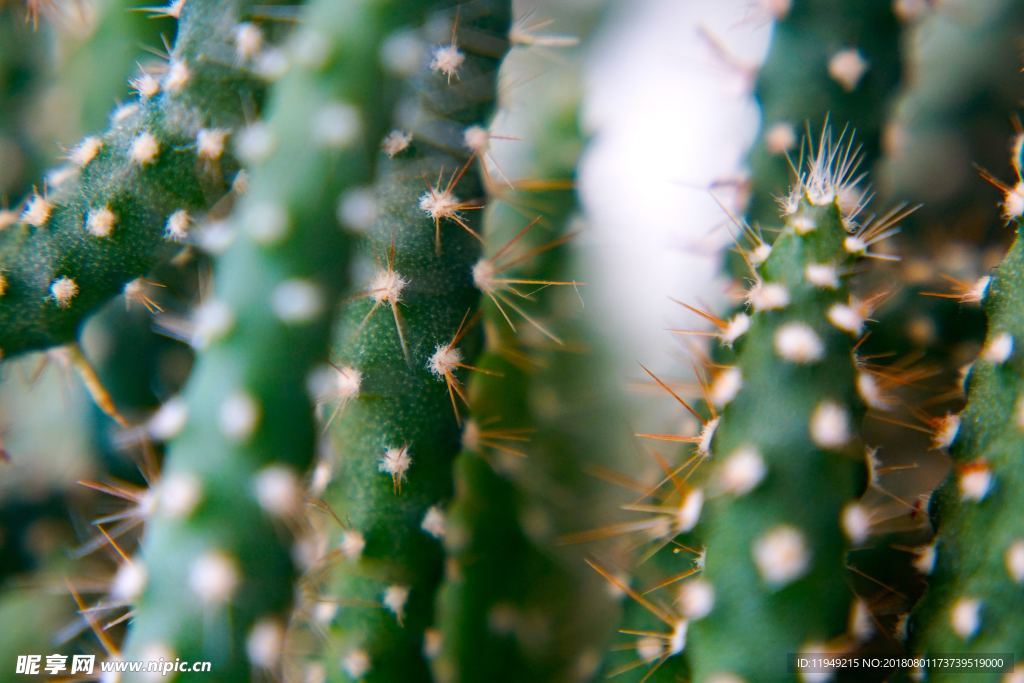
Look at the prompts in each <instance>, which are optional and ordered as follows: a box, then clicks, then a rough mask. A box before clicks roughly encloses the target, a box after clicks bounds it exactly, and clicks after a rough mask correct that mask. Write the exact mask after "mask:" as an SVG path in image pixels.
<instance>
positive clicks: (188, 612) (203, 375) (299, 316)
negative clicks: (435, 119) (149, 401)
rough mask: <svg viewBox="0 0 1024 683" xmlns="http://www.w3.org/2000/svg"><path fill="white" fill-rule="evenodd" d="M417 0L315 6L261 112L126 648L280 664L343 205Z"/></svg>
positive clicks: (150, 531)
mask: <svg viewBox="0 0 1024 683" xmlns="http://www.w3.org/2000/svg"><path fill="white" fill-rule="evenodd" d="M411 9H412V8H410V7H405V8H403V7H402V6H401V4H400V3H397V2H393V3H381V2H364V1H362V0H346V1H345V2H336V1H335V0H322V1H320V2H314V3H312V4H311V5H310V6H309V7H308V8H307V10H306V14H304V15H303V17H302V24H301V26H300V28H299V29H297V31H296V33H295V35H294V36H293V39H292V41H291V43H290V59H291V60H292V61H293V64H292V66H291V70H290V72H289V73H288V74H287V75H286V76H284V78H283V79H282V80H281V81H280V82H279V83H277V85H276V86H275V88H274V91H273V98H272V100H271V102H270V104H269V108H268V111H269V113H268V116H267V121H266V122H265V123H261V124H254V125H259V126H261V127H262V128H261V130H262V135H263V136H264V137H265V138H266V139H267V140H268V141H271V143H272V144H270V145H269V146H268V149H267V152H266V155H265V156H264V157H263V158H261V159H258V160H255V161H254V167H253V169H252V172H251V176H250V181H249V192H250V193H251V194H249V195H246V197H245V198H244V199H243V200H242V201H241V202H240V204H239V206H238V207H236V209H235V213H234V217H233V218H232V219H231V220H232V223H231V228H232V231H233V233H232V234H233V235H234V241H233V244H232V245H231V246H230V247H229V248H228V250H227V251H226V252H225V253H224V254H223V255H221V256H220V257H219V258H218V260H217V264H216V276H215V282H214V288H213V293H212V296H211V298H210V299H209V300H207V301H205V302H204V303H203V304H201V306H202V310H203V311H204V313H203V314H202V315H201V316H200V321H199V323H198V328H197V330H196V332H195V338H196V340H197V342H198V346H199V355H198V359H197V365H196V369H195V370H194V372H193V376H192V377H191V379H190V380H189V383H188V385H187V387H186V389H185V392H184V398H183V399H182V400H181V402H180V405H179V406H178V408H177V409H179V410H180V411H181V412H180V413H179V415H180V420H179V421H178V423H177V424H176V425H175V429H176V430H177V431H178V432H179V433H177V434H176V435H174V438H173V441H172V443H171V445H170V449H169V454H168V457H167V463H166V467H165V471H164V472H163V474H162V477H161V480H160V482H158V484H157V485H156V498H157V500H158V501H159V504H158V506H157V511H156V512H155V513H154V514H153V515H152V517H151V518H150V520H149V525H148V528H147V530H146V536H145V538H144V541H143V545H142V559H141V560H135V564H137V565H138V567H144V568H145V571H146V574H148V577H149V578H148V583H147V584H146V588H145V592H143V593H142V595H141V597H140V600H139V602H138V604H137V606H136V608H135V618H134V621H133V624H132V629H131V633H130V638H129V643H128V647H127V649H126V657H132V656H135V657H139V658H146V656H148V653H153V652H160V653H166V652H167V651H170V652H173V653H174V654H175V656H178V657H182V658H186V659H187V658H190V657H191V658H194V659H212V660H213V661H215V662H216V667H217V668H216V673H217V680H225V681H226V680H242V679H243V678H247V677H248V676H249V675H250V671H252V672H253V673H252V674H251V675H260V674H257V673H255V672H256V671H265V672H268V675H273V674H274V672H276V671H279V667H280V666H281V664H282V663H281V655H282V653H283V639H284V629H285V626H286V624H287V620H288V609H289V606H290V603H291V600H292V594H293V586H292V582H293V580H294V578H295V575H296V569H295V567H293V564H292V558H291V554H292V544H291V541H290V538H289V534H288V533H286V532H285V530H286V529H287V528H289V527H290V526H292V525H294V524H296V523H298V522H299V521H300V520H301V519H302V514H303V512H304V500H303V495H302V488H301V477H302V475H303V473H304V472H305V470H306V469H307V468H308V466H309V464H310V462H311V461H312V459H313V455H314V452H315V437H316V430H315V425H314V423H313V413H312V409H311V397H310V396H308V395H307V379H308V377H309V376H310V375H311V373H313V372H314V370H315V368H316V367H317V365H318V364H322V363H324V362H325V361H326V356H327V350H328V347H329V344H328V340H329V332H330V327H331V326H330V312H331V309H332V305H331V302H332V301H333V300H334V299H335V294H336V293H337V292H338V291H339V290H340V289H341V288H342V287H343V286H344V284H345V283H344V278H345V275H346V272H347V270H346V267H345V264H346V255H347V252H348V246H347V240H345V239H342V235H341V233H340V232H339V231H338V229H337V227H336V225H335V224H334V219H333V217H334V215H335V208H336V206H337V202H338V197H339V196H340V195H341V194H342V192H343V191H344V190H345V189H346V188H349V189H351V188H352V187H356V186H359V185H361V184H362V183H364V182H366V180H367V179H368V176H369V168H370V165H369V160H370V159H371V158H372V152H373V149H372V148H373V145H375V143H376V141H377V140H379V139H380V138H381V137H383V135H384V132H385V131H384V130H383V129H382V128H381V127H382V125H383V123H382V122H383V121H386V120H387V118H388V115H389V113H390V110H391V100H392V99H393V95H392V94H391V93H390V92H389V91H388V90H387V89H386V88H378V87H377V86H378V85H379V82H380V71H379V67H378V66H377V55H378V53H379V49H380V46H381V44H382V42H383V40H384V38H385V37H386V36H387V34H388V33H389V32H390V30H391V29H392V28H393V27H394V26H395V25H397V24H398V23H399V22H401V21H403V20H404V19H406V18H407V15H408V14H410V12H411ZM341 65H344V66H343V68H342V66H341ZM298 150H302V152H301V154H300V153H298V152H297V151H298ZM268 312H269V315H268ZM183 587H185V588H184V590H186V591H188V595H189V596H190V597H189V599H187V600H183V599H182V590H183ZM165 656H166V655H165ZM168 658H169V656H168Z"/></svg>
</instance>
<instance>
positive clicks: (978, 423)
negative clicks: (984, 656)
mask: <svg viewBox="0 0 1024 683" xmlns="http://www.w3.org/2000/svg"><path fill="white" fill-rule="evenodd" d="M1022 139H1024V138H1022V137H1018V142H1017V146H1016V148H1015V149H1014V155H1013V167H1014V169H1015V171H1016V178H1014V180H1013V184H1012V185H1009V186H1002V190H1003V193H1004V197H1003V205H1002V206H1003V216H1004V218H1005V219H1006V220H1007V221H1008V222H1009V223H1010V225H1011V226H1012V227H1013V229H1014V231H1015V233H1016V239H1015V241H1014V243H1013V246H1012V247H1011V248H1010V250H1009V252H1008V253H1007V255H1006V257H1005V258H1004V260H1003V262H1002V263H1001V264H1000V265H999V267H998V268H996V269H995V270H994V271H993V272H992V274H991V278H990V279H989V280H987V281H986V286H985V287H984V289H983V290H982V292H981V295H980V296H981V300H982V305H983V307H984V311H985V314H986V317H987V325H988V329H987V332H986V337H985V343H984V346H983V347H982V350H981V353H980V354H979V356H978V358H977V360H976V361H975V362H974V363H973V364H972V365H971V367H970V369H969V370H968V374H967V378H966V386H967V405H966V408H965V409H964V411H963V412H962V413H960V414H950V415H947V416H946V417H945V418H944V419H943V420H942V422H941V424H942V427H943V429H942V430H941V431H940V432H939V433H938V434H937V436H936V443H935V445H936V447H941V448H948V450H949V452H950V455H951V456H952V459H953V469H952V472H951V473H950V475H949V478H948V480H947V481H946V483H945V484H944V485H943V486H942V488H940V489H939V491H938V492H937V493H936V495H935V500H934V505H933V509H932V511H931V512H932V516H933V519H934V521H935V522H936V526H937V529H936V539H935V542H934V543H933V544H932V545H928V546H924V547H922V548H919V549H918V553H917V557H918V561H917V562H916V564H915V566H916V567H917V568H918V569H919V570H920V571H921V572H922V573H924V574H926V575H927V576H928V579H929V585H928V589H927V592H926V594H925V597H924V599H923V600H922V602H921V604H920V605H918V607H917V608H916V609H915V611H914V613H913V614H912V617H911V648H912V650H913V651H914V652H915V653H921V654H923V655H926V656H933V655H937V654H940V653H945V652H962V653H972V654H973V653H994V652H1006V653H1010V652H1020V651H1021V650H1022V648H1024V632H1022V631H1021V629H1020V605H1021V595H1022V590H1024V521H1022V518H1021V515H1020V505H1021V495H1020V491H1021V490H1022V486H1024V467H1022V464H1021V462H1020V454H1021V451H1022V448H1024V358H1022V356H1021V352H1020V349H1019V343H1018V340H1020V339H1021V338H1022V337H1024V318H1022V312H1024V242H1022V240H1021V234H1020V231H1021V229H1022V228H1024V219H1022V215H1024V181H1022V180H1021V161H1022V160H1021V145H1020V141H1021V140H1022ZM1020 673H1021V668H1020V666H1019V665H1018V666H1017V668H1016V669H1014V673H1012V674H1007V678H1006V680H1017V677H1018V676H1019V675H1020ZM927 675H928V680H930V681H931V680H945V677H946V675H947V673H946V672H945V671H943V670H941V669H933V670H930V671H927Z"/></svg>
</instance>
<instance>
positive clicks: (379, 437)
mask: <svg viewBox="0 0 1024 683" xmlns="http://www.w3.org/2000/svg"><path fill="white" fill-rule="evenodd" d="M432 4H433V3H426V5H427V6H428V7H430V6H431V5H432ZM510 15H511V7H510V3H509V2H508V1H507V0H478V1H476V2H470V3H465V4H462V5H459V7H458V9H457V11H443V12H439V13H437V14H435V15H434V16H433V20H434V21H433V23H432V24H431V23H430V21H429V20H428V23H427V25H428V26H430V25H433V26H435V27H436V26H439V25H444V26H446V27H447V31H446V32H445V34H444V35H440V34H437V35H431V36H429V37H428V40H430V41H431V42H432V43H433V47H432V48H431V49H430V51H429V53H428V54H426V55H425V56H424V57H423V59H422V61H421V63H420V64H418V65H417V66H416V67H415V68H414V69H413V71H414V73H412V74H411V75H410V76H409V77H408V86H409V87H407V88H406V89H405V95H406V96H407V97H408V98H409V99H410V100H411V102H410V103H409V104H410V105H411V106H410V107H406V108H405V109H404V112H405V114H406V115H405V116H404V117H397V118H396V119H395V121H394V123H395V124H396V129H395V130H394V131H393V132H392V133H390V134H388V135H387V136H386V137H384V140H383V144H382V151H383V155H382V159H381V160H380V163H379V165H378V178H377V183H376V187H375V197H376V199H375V202H374V205H375V212H374V213H375V214H376V220H375V221H374V222H373V225H372V227H370V229H369V231H368V235H367V245H368V246H369V249H370V256H371V258H373V259H374V260H375V261H376V267H377V271H376V273H375V274H374V275H373V276H372V277H371V279H370V281H369V283H368V285H367V286H366V289H365V290H364V292H363V293H362V294H361V295H360V296H358V297H357V299H356V300H355V301H353V302H351V303H350V304H349V305H348V306H347V307H346V310H345V311H344V313H343V315H342V320H341V321H340V324H339V326H338V329H337V331H336V335H337V343H336V344H337V346H336V353H335V354H334V356H335V357H334V364H335V365H336V366H337V367H338V368H339V369H340V370H339V372H341V373H344V375H345V377H347V378H349V380H348V382H347V386H349V387H350V388H351V389H352V390H351V391H350V392H349V394H348V397H347V401H346V405H345V407H344V409H343V410H341V411H340V412H338V414H337V415H336V416H335V417H334V419H333V421H332V423H331V427H330V435H331V440H332V442H333V444H334V445H335V447H336V451H337V457H336V458H335V459H334V461H333V462H329V463H325V465H324V467H325V469H326V470H327V471H329V472H330V473H331V481H330V483H328V484H327V486H326V490H325V491H324V499H325V501H326V503H327V504H328V506H329V507H330V509H331V510H332V511H333V513H334V515H336V519H337V520H338V524H337V525H335V526H334V528H333V529H331V531H330V533H329V535H328V538H329V548H331V549H332V554H331V557H332V560H331V562H330V564H329V566H327V567H326V568H324V573H325V574H326V576H327V579H326V581H325V582H324V585H323V586H322V587H321V594H320V596H319V599H320V600H321V601H322V602H323V603H324V605H323V606H325V607H326V606H330V607H331V609H330V610H326V609H320V610H317V612H318V613H319V615H320V619H321V626H320V628H321V630H322V631H324V632H325V633H326V634H327V638H326V640H325V642H324V643H323V645H322V647H321V648H320V655H321V656H320V658H319V664H320V667H321V669H322V670H323V671H324V672H325V674H326V676H327V677H328V680H332V681H335V680H346V681H348V680H351V681H354V680H366V681H398V680H402V681H419V680H428V679H429V676H430V674H429V666H428V657H429V655H430V654H431V653H432V652H434V651H435V650H436V648H437V638H436V635H435V634H434V632H433V631H432V630H431V627H432V626H433V624H434V602H435V597H436V592H437V589H438V586H439V584H440V582H441V579H442V574H443V565H444V554H443V547H442V541H441V538H442V536H443V534H444V517H443V514H442V509H443V506H444V505H445V504H446V502H447V500H448V499H449V498H450V497H451V495H452V464H453V461H454V458H455V456H456V455H457V454H458V452H459V449H460V444H461V431H462V426H463V425H464V424H466V422H464V418H465V416H466V406H465V405H464V404H465V401H466V395H465V391H464V388H463V386H464V382H465V380H466V373H467V372H470V371H472V370H474V369H475V368H474V367H473V365H472V363H473V359H474V357H475V356H476V354H477V352H478V350H479V328H478V326H477V309H478V306H479V301H480V290H479V289H477V287H476V285H475V282H474V277H473V267H474V265H475V264H476V263H477V262H478V261H479V259H480V255H481V244H480V240H481V238H480V231H479V224H480V218H479V216H480V210H481V209H482V208H483V206H484V199H485V183H484V182H483V179H482V175H481V173H480V171H479V167H478V164H477V158H478V154H482V152H483V151H485V150H479V149H476V147H477V145H474V144H473V143H479V141H480V140H479V135H472V134H471V135H467V131H486V129H485V128H481V126H485V125H486V123H487V120H488V119H489V117H490V115H491V112H492V107H493V105H494V101H495V97H496V91H497V70H498V66H499V64H500V60H501V59H502V57H503V55H504V53H505V50H506V49H507V38H506V36H507V34H508V29H509V24H510ZM400 111H403V110H402V108H400Z"/></svg>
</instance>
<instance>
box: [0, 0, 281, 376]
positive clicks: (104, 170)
mask: <svg viewBox="0 0 1024 683" xmlns="http://www.w3.org/2000/svg"><path fill="white" fill-rule="evenodd" d="M251 6H252V3H250V2H247V1H243V0H230V1H229V2H214V1H213V0H189V2H187V3H184V4H181V3H175V4H172V5H171V6H170V9H168V11H169V12H171V13H173V14H175V15H177V14H179V13H180V22H179V25H178V37H177V40H176V42H175V46H174V50H173V51H172V54H171V58H170V61H169V62H168V63H167V65H166V69H165V71H164V73H162V74H160V75H152V74H149V75H143V76H141V77H140V78H139V79H138V80H137V82H136V86H137V89H138V91H139V93H140V99H139V101H138V102H135V103H132V104H129V105H125V106H122V107H120V108H118V109H117V110H116V111H115V112H114V114H113V116H112V119H111V126H110V128H109V129H108V130H107V131H106V132H105V133H103V134H102V135H97V136H89V137H86V138H84V139H83V140H82V141H81V142H80V143H79V144H78V145H77V146H76V147H75V148H74V149H73V150H72V151H71V152H70V153H69V155H68V164H67V165H66V166H65V167H64V168H63V169H62V170H61V171H60V172H59V173H54V174H51V175H50V176H49V183H48V185H47V186H38V187H37V188H36V189H35V191H34V192H33V194H32V196H31V197H29V198H27V199H26V200H25V201H24V202H23V204H22V206H21V208H20V213H19V212H14V213H3V214H0V273H3V277H4V281H5V283H6V284H5V286H4V288H3V290H2V292H3V293H2V295H0V350H2V352H3V355H4V357H12V356H16V355H18V354H21V353H24V352H27V351H34V350H41V349H45V348H47V347H50V346H55V345H60V344H65V343H68V342H71V341H73V340H74V339H75V337H76V335H77V333H78V329H79V327H80V325H81V323H82V321H83V320H84V319H85V318H86V317H87V316H88V315H90V314H91V313H92V312H94V311H95V310H96V309H97V308H98V307H99V306H101V305H102V304H103V303H104V302H106V301H107V300H108V299H110V298H111V297H113V296H115V295H117V294H120V293H121V292H122V291H123V290H124V287H125V286H126V285H127V284H128V283H129V282H131V281H133V280H135V279H136V278H138V277H140V276H142V275H144V274H145V273H146V272H147V271H149V270H150V269H151V268H152V267H153V266H154V265H155V264H156V263H157V262H158V261H159V260H160V259H161V258H162V256H163V255H166V254H167V253H169V252H170V251H171V250H172V249H173V248H174V246H175V244H176V243H177V242H178V241H181V240H183V239H185V238H186V237H187V231H188V228H189V225H190V224H191V222H192V220H193V219H194V218H196V217H198V216H197V215H198V214H201V213H202V212H205V211H206V210H207V209H209V208H210V207H211V206H212V205H213V203H214V202H215V201H217V200H219V199H220V198H221V197H223V196H224V194H225V193H226V192H227V189H228V187H229V183H230V182H231V180H232V179H233V177H234V175H235V172H236V171H237V168H238V166H237V163H236V162H235V161H234V159H233V157H232V155H231V154H228V153H226V151H225V147H224V141H225V140H226V138H227V137H228V135H229V134H230V133H231V132H232V131H234V130H235V129H237V128H238V127H239V125H240V124H241V123H242V121H243V112H244V111H245V110H246V107H250V106H252V105H253V104H255V103H259V101H260V94H261V90H262V85H261V84H260V83H259V81H258V80H257V79H256V78H255V77H254V75H253V74H252V72H251V71H250V70H249V68H248V60H246V59H244V56H243V55H240V54H239V51H238V50H239V48H238V45H237V44H236V40H235V34H234V33H232V31H233V30H234V27H235V26H237V25H238V24H239V23H240V22H241V21H242V19H243V18H244V17H245V15H246V13H247V12H248V11H249V10H250V9H251Z"/></svg>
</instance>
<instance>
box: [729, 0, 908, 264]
mask: <svg viewBox="0 0 1024 683" xmlns="http://www.w3.org/2000/svg"><path fill="white" fill-rule="evenodd" d="M780 4H784V3H780ZM898 35H899V23H898V22H897V20H896V17H895V16H894V15H893V12H892V0H866V1H865V2H857V3H852V4H851V3H843V2H832V0H794V2H793V3H792V7H791V8H790V9H789V10H788V12H787V14H785V15H784V16H781V17H778V21H777V22H776V23H775V26H774V28H773V34H772V42H771V47H770V49H769V52H768V57H767V59H766V60H765V63H764V65H763V66H762V67H761V70H760V72H759V74H758V79H757V85H756V90H755V94H756V96H757V99H758V102H759V103H760V105H761V110H762V125H761V132H760V133H759V137H758V141H757V143H756V145H755V146H754V149H753V151H752V153H751V158H750V165H751V179H752V183H751V198H750V207H749V211H748V217H749V221H750V223H751V224H752V225H757V224H758V223H762V224H764V225H774V224H775V223H776V210H775V202H774V196H775V195H776V194H778V193H780V192H782V191H784V190H785V189H786V186H787V184H788V182H789V173H790V171H789V166H788V164H787V162H786V156H785V152H786V151H788V150H791V149H792V148H795V146H796V143H797V141H798V140H799V139H800V128H801V127H802V126H803V125H804V124H805V123H806V122H808V121H817V120H820V118H821V116H822V115H823V114H829V115H830V116H831V117H832V120H833V121H844V122H845V121H849V122H851V123H853V124H854V125H856V127H857V135H858V142H859V143H860V144H861V145H862V151H863V153H864V158H865V168H870V167H871V164H872V163H873V162H874V160H875V158H876V157H877V155H878V152H879V149H880V146H881V132H882V124H883V123H884V121H885V113H886V108H885V106H884V105H883V104H882V103H884V102H886V101H887V99H888V98H889V96H890V95H891V94H892V91H893V89H894V88H895V86H896V84H897V81H898V80H899V70H900V60H899V41H898V39H897V36H898ZM769 237H770V235H767V236H766V239H768V238H769ZM737 265H740V264H737Z"/></svg>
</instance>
